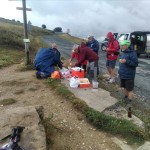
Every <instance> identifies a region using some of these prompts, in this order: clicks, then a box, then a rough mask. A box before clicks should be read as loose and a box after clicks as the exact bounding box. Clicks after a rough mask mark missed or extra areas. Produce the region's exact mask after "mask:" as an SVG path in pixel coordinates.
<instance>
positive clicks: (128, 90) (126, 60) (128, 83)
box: [118, 40, 138, 102]
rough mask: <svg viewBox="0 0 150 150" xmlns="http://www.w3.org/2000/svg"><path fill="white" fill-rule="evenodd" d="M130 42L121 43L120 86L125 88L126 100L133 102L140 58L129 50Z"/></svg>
mask: <svg viewBox="0 0 150 150" xmlns="http://www.w3.org/2000/svg"><path fill="white" fill-rule="evenodd" d="M130 44H131V43H130V41H128V40H123V41H121V42H120V46H121V54H120V59H119V72H118V73H119V77H120V86H121V87H123V88H124V93H125V100H126V101H129V102H131V101H132V99H133V89H134V79H135V73H136V67H137V66H138V57H137V54H136V52H135V51H134V50H133V49H131V48H129V46H130Z"/></svg>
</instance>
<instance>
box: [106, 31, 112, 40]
mask: <svg viewBox="0 0 150 150" xmlns="http://www.w3.org/2000/svg"><path fill="white" fill-rule="evenodd" d="M107 39H108V40H109V41H113V40H114V35H113V34H112V32H108V33H107Z"/></svg>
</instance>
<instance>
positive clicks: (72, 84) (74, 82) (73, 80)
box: [70, 76, 80, 88]
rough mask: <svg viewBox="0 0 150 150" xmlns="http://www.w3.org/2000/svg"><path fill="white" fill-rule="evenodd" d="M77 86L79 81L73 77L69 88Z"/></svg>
mask: <svg viewBox="0 0 150 150" xmlns="http://www.w3.org/2000/svg"><path fill="white" fill-rule="evenodd" d="M79 84H80V80H79V78H78V77H76V76H74V77H72V78H71V79H70V87H72V88H78V86H79Z"/></svg>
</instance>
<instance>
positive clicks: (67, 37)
mask: <svg viewBox="0 0 150 150" xmlns="http://www.w3.org/2000/svg"><path fill="white" fill-rule="evenodd" d="M58 36H59V37H61V38H62V39H65V40H68V41H70V42H72V43H76V44H80V43H81V41H85V40H83V39H81V38H77V37H74V36H71V35H69V34H60V35H58Z"/></svg>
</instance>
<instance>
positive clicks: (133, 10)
mask: <svg viewBox="0 0 150 150" xmlns="http://www.w3.org/2000/svg"><path fill="white" fill-rule="evenodd" d="M11 3H12V2H11ZM26 3H27V7H29V8H32V12H28V13H27V15H28V20H30V21H31V22H32V24H33V25H37V26H40V27H41V25H42V24H45V25H46V26H47V28H48V29H51V30H53V29H54V28H55V27H62V29H63V31H66V30H67V29H70V31H71V32H70V34H71V35H74V36H79V37H83V38H84V37H85V38H86V37H87V35H89V34H90V35H94V36H95V37H96V38H100V37H101V36H105V35H106V34H107V32H109V31H112V32H131V31H135V30H150V19H149V18H150V11H149V7H150V1H149V0H27V2H26ZM0 15H1V14H0ZM0 17H2V15H1V16H0Z"/></svg>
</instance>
